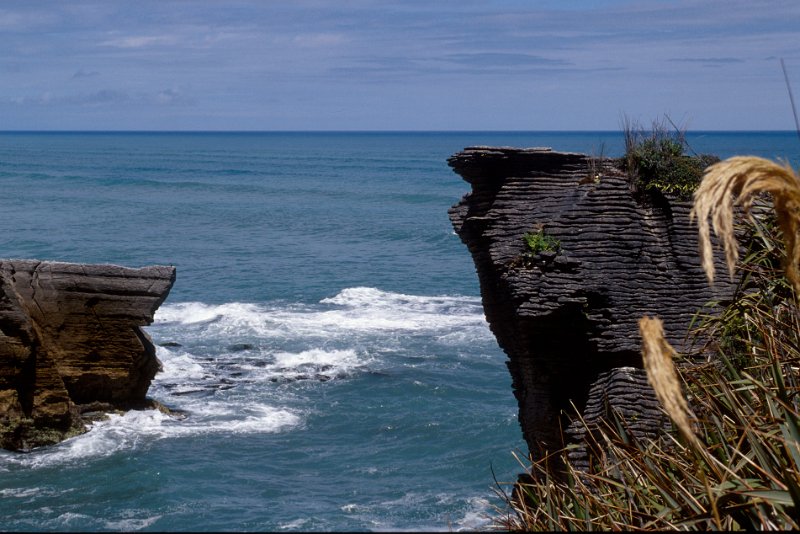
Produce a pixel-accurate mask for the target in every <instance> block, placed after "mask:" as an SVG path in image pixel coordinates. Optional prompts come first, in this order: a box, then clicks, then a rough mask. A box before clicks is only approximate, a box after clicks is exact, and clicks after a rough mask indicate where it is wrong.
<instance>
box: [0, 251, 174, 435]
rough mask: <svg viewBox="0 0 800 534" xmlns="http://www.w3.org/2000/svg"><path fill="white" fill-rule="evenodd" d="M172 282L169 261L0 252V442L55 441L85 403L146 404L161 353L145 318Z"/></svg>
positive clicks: (70, 429)
mask: <svg viewBox="0 0 800 534" xmlns="http://www.w3.org/2000/svg"><path fill="white" fill-rule="evenodd" d="M174 282H175V268H174V267H165V266H152V267H144V268H141V269H130V268H125V267H119V266H115V265H83V264H72V263H58V262H39V261H33V260H0V447H3V448H6V449H12V450H27V449H30V448H32V447H36V446H39V445H46V444H51V443H56V442H58V441H60V440H62V439H64V438H65V437H68V436H70V435H74V434H77V433H80V432H82V431H83V429H84V422H85V417H86V414H88V413H90V412H97V411H106V410H112V409H129V408H137V407H145V406H149V405H152V403H150V402H149V401H148V400H147V398H146V394H147V389H148V387H149V386H150V382H151V380H152V379H153V377H154V376H155V374H156V372H157V371H158V370H159V367H160V363H159V361H158V359H157V358H156V354H155V347H154V346H153V343H152V341H151V340H150V338H149V336H148V335H147V334H146V333H145V332H143V331H142V329H141V326H144V325H148V324H150V323H152V321H153V315H154V313H155V311H156V309H157V308H158V307H159V306H160V305H161V303H162V302H164V299H166V297H167V295H168V293H169V291H170V289H171V288H172V284H173V283H174Z"/></svg>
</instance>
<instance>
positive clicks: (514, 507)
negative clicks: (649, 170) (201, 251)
mask: <svg viewBox="0 0 800 534" xmlns="http://www.w3.org/2000/svg"><path fill="white" fill-rule="evenodd" d="M760 192H769V193H771V194H772V200H773V211H758V210H752V211H751V215H752V219H751V222H753V223H755V227H756V230H755V231H752V232H751V233H750V234H749V235H750V238H749V239H750V243H748V253H747V255H746V256H745V258H744V259H743V261H742V262H740V264H739V265H738V267H737V268H738V270H739V271H740V273H741V274H742V276H741V279H740V280H741V282H740V283H739V286H738V289H737V291H736V293H735V295H734V297H733V299H732V301H731V302H730V303H728V304H727V306H725V307H723V311H722V313H718V314H714V315H709V316H707V317H705V319H703V320H702V321H701V323H700V326H699V327H696V328H695V329H694V334H695V335H696V336H699V337H698V339H700V340H705V346H704V347H703V352H702V353H701V354H703V355H706V356H707V357H706V358H702V359H700V360H699V361H698V359H691V358H688V357H683V358H681V361H680V365H678V366H676V365H675V364H674V363H673V358H674V357H676V356H677V354H676V353H675V351H674V349H673V348H672V347H671V346H670V345H669V344H668V343H667V342H666V340H665V339H664V337H663V330H662V328H661V324H660V321H657V320H654V319H643V320H642V321H641V322H640V328H641V334H642V338H643V361H644V365H645V369H646V370H647V373H648V379H649V380H650V383H651V385H652V386H653V388H654V390H655V391H656V395H657V397H658V398H659V400H660V401H661V403H662V407H663V409H664V410H665V411H666V412H667V414H668V415H669V416H670V418H671V419H672V421H673V424H674V426H675V428H676V431H673V432H671V433H664V434H663V435H662V436H660V437H659V438H657V439H654V440H652V441H649V442H647V443H644V442H637V441H636V440H635V439H633V438H632V436H631V435H630V434H629V433H628V432H627V431H626V428H625V424H624V422H622V421H621V420H615V421H611V422H609V423H608V424H607V425H605V426H603V427H601V428H599V429H593V431H592V432H587V433H586V436H587V440H588V447H589V448H590V450H591V451H592V452H593V454H592V462H591V464H590V466H589V469H588V470H581V469H578V468H576V467H575V466H573V465H572V464H571V463H570V460H569V456H568V452H569V451H568V450H567V449H565V450H563V451H561V452H558V453H555V455H556V456H557V457H560V461H559V462H556V461H553V458H552V457H551V458H545V459H543V460H540V461H537V462H533V463H532V464H531V465H530V468H529V476H527V477H525V479H526V480H525V481H524V482H519V483H517V484H515V485H514V490H513V492H512V494H511V495H510V496H508V495H505V494H504V493H503V495H504V496H505V499H506V502H507V503H509V504H510V507H509V510H508V511H506V512H505V514H504V515H503V516H501V517H499V518H498V519H497V520H496V523H497V526H498V527H501V528H505V529H509V530H587V531H588V530H664V529H669V530H698V529H700V530H788V529H798V528H800V377H799V376H798V374H799V369H798V366H799V365H800V307H799V306H798V295H800V292H798V291H797V290H798V287H799V286H800V284H799V282H800V280H798V278H800V277H798V276H797V267H798V254H800V253H798V251H797V243H798V241H799V240H798V237H800V236H798V233H799V232H800V178H798V176H797V175H796V174H795V173H794V171H791V170H790V169H788V168H781V167H779V166H777V165H768V164H767V163H765V162H764V161H762V160H757V159H755V158H747V159H739V160H736V159H734V160H733V161H732V160H726V162H723V164H720V165H718V166H715V167H712V168H710V169H709V170H708V171H707V173H706V177H705V178H704V180H703V185H702V186H701V187H700V189H699V190H698V192H697V194H696V195H695V209H694V212H695V215H696V216H697V217H698V218H699V219H700V226H701V229H700V232H701V240H703V239H707V235H708V231H709V228H708V225H707V223H706V220H707V219H708V218H709V217H711V219H712V222H713V227H714V230H715V231H716V232H718V233H720V234H721V235H722V241H723V242H724V243H725V244H726V246H733V247H736V246H737V243H735V241H734V242H731V240H732V239H733V236H734V233H733V232H734V224H733V217H734V215H735V212H734V211H733V209H732V208H733V206H734V205H735V204H741V205H743V206H744V208H745V211H748V210H749V208H750V207H751V206H750V204H751V203H752V202H753V201H754V196H755V195H758V194H759V193H760ZM731 195H733V198H734V199H735V200H733V201H732V200H731V198H732V197H731ZM757 206H758V204H756V207H757ZM704 223H706V224H704ZM727 259H728V260H729V261H736V259H737V257H736V254H733V253H731V252H730V251H729V253H728V254H727ZM781 264H782V268H780V267H779V266H780V265H781ZM704 266H705V268H706V269H707V271H708V272H709V275H711V273H712V272H713V271H712V269H713V262H708V261H706V262H704ZM724 337H733V338H735V342H731V340H724V339H721V338H724ZM721 341H722V342H721ZM687 398H688V401H689V402H688V403H687V402H685V400H686V399H687ZM551 465H558V466H559V469H561V472H554V471H553V469H551V467H550V466H551Z"/></svg>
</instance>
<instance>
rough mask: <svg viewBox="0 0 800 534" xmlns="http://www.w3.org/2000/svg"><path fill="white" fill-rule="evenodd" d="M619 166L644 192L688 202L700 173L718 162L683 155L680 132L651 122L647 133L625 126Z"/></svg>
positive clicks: (636, 127)
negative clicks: (675, 197)
mask: <svg viewBox="0 0 800 534" xmlns="http://www.w3.org/2000/svg"><path fill="white" fill-rule="evenodd" d="M624 127H625V131H624V134H625V156H624V158H623V160H622V164H623V166H624V167H625V169H626V170H627V172H628V174H629V176H630V177H631V180H632V181H633V183H634V184H635V185H636V186H637V187H638V188H640V189H642V190H645V191H652V190H657V191H661V192H664V193H671V194H675V195H677V196H678V197H680V198H686V199H688V198H690V197H691V196H692V193H694V191H695V190H696V189H697V186H698V185H700V180H701V179H702V177H703V171H704V170H705V169H706V167H708V166H709V165H711V164H713V163H716V162H717V161H719V158H717V157H715V156H710V155H705V154H701V155H687V154H686V153H685V151H686V149H687V148H688V145H687V144H686V138H685V135H684V133H683V132H682V131H680V130H678V129H677V128H675V129H669V128H667V127H666V125H665V124H664V122H663V121H661V122H659V121H654V122H653V124H652V126H651V128H650V129H649V130H645V129H643V128H641V127H640V126H635V125H632V124H631V123H629V122H628V123H626V124H625V125H624Z"/></svg>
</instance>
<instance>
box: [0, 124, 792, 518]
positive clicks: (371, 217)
mask: <svg viewBox="0 0 800 534" xmlns="http://www.w3.org/2000/svg"><path fill="white" fill-rule="evenodd" d="M688 141H689V143H690V145H691V147H692V148H693V149H694V150H695V151H697V152H703V153H714V154H717V155H720V156H722V157H727V156H731V155H735V154H755V155H760V156H764V157H769V158H783V159H787V160H789V161H790V162H791V163H792V164H794V165H795V166H797V165H798V161H800V158H799V157H798V156H799V155H800V141H798V139H797V136H796V134H795V133H794V132H729V133H719V132H697V133H690V134H689V137H688ZM476 144H480V145H507V146H520V147H524V146H551V147H553V148H554V149H556V150H564V151H578V152H585V153H589V154H596V155H599V154H601V153H602V154H605V155H620V154H621V153H622V147H623V139H622V135H621V133H619V132H508V133H499V132H441V133H411V132H408V133H368V132H364V133H333V132H326V133H322V132H316V133H301V132H296V133H277V132H276V133H119V132H118V133H113V132H112V133H66V132H65V133H26V132H6V133H0V187H1V188H2V193H3V194H2V195H0V213H2V223H0V224H2V232H0V257H3V258H36V259H41V260H59V261H71V262H91V263H115V264H120V265H126V266H130V267H139V266H144V265H150V264H170V265H175V266H176V267H177V273H178V276H177V281H176V283H175V286H174V288H173V289H172V292H171V293H170V296H169V298H168V299H167V301H166V302H165V303H164V305H162V307H161V308H160V309H159V310H158V312H157V313H156V317H155V321H154V323H153V324H152V325H151V326H149V327H147V331H148V332H149V334H150V335H151V336H152V338H153V340H154V342H155V343H156V344H157V345H159V347H158V356H159V358H160V359H161V361H162V362H163V367H164V370H163V372H161V373H160V374H158V375H157V376H156V379H155V380H154V382H153V384H152V386H151V389H150V396H151V397H153V398H155V399H157V400H159V401H161V402H163V403H164V404H166V405H168V406H170V407H173V408H177V409H181V410H185V411H186V412H187V413H188V414H189V415H188V417H187V418H186V419H183V420H177V419H174V418H171V417H169V416H166V415H164V414H162V413H160V412H158V411H134V412H128V413H127V414H125V415H123V416H111V417H110V418H109V419H108V420H106V421H103V422H99V423H96V424H94V425H93V427H92V428H91V430H90V431H89V432H87V433H86V434H84V435H81V436H78V437H76V438H73V439H70V440H68V441H65V442H63V443H61V444H59V445H57V446H53V447H46V448H42V449H39V450H35V451H33V452H31V453H26V454H20V453H10V452H0V530H46V531H57V530H144V531H148V530H156V531H164V530H167V531H178V530H183V531H186V530H192V531H217V530H222V531H225V530H227V531H255V530H260V531H264V530H268V531H282V530H285V531H292V530H474V529H482V528H487V527H488V526H489V522H488V521H489V520H488V516H489V515H491V513H492V507H493V506H495V505H497V506H500V505H501V502H500V500H499V499H498V498H497V497H496V496H495V494H494V492H493V487H494V482H493V477H494V476H496V477H497V479H498V480H500V481H506V482H510V481H513V480H514V479H515V476H516V473H518V472H519V471H520V467H519V465H518V464H517V462H516V460H515V459H514V457H513V455H512V452H513V451H515V450H516V451H523V452H524V450H525V447H524V443H523V441H522V437H521V433H520V430H519V426H518V423H517V419H516V412H517V408H516V402H515V400H514V397H513V395H512V392H511V380H510V377H509V376H508V371H507V369H506V367H505V359H506V357H505V355H504V354H503V352H502V351H501V350H500V349H499V348H498V347H497V344H496V342H495V340H494V338H493V336H492V334H491V332H490V331H489V329H488V326H487V325H486V322H485V319H484V315H483V310H482V307H481V302H480V297H479V288H478V282H477V277H476V276H475V272H474V267H473V264H472V260H471V258H470V256H469V253H468V252H467V250H466V247H464V245H463V244H461V242H460V241H459V239H458V237H457V236H456V235H455V234H454V233H453V231H452V228H451V226H450V223H449V221H448V218H447V209H448V207H449V206H451V205H452V204H453V203H455V202H457V201H458V200H459V198H460V197H461V196H462V195H463V194H464V193H466V192H467V191H468V190H469V186H468V184H466V183H465V182H463V181H462V180H461V179H460V178H459V177H458V176H457V175H455V174H454V173H453V172H452V171H451V170H450V169H449V168H448V167H447V164H446V159H447V157H448V156H450V155H451V154H453V153H455V152H457V151H458V150H460V149H462V148H463V147H465V146H469V145H476ZM161 345H167V346H161Z"/></svg>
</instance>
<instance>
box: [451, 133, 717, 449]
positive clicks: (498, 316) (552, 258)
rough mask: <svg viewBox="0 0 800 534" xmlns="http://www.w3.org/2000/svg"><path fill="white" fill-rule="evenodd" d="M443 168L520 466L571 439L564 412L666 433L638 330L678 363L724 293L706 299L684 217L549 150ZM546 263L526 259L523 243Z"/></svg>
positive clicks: (614, 176)
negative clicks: (646, 323)
mask: <svg viewBox="0 0 800 534" xmlns="http://www.w3.org/2000/svg"><path fill="white" fill-rule="evenodd" d="M448 163H449V164H450V166H451V167H453V169H454V170H455V172H457V173H458V174H460V175H461V176H462V177H463V178H464V180H466V181H467V182H469V183H470V184H471V185H472V192H471V193H468V194H467V195H465V196H464V198H463V199H462V200H461V202H459V203H458V204H456V205H455V206H453V207H452V208H451V209H450V219H451V221H452V223H453V227H454V228H455V231H456V232H457V233H458V235H459V236H460V237H461V240H462V241H463V242H464V243H465V244H466V245H467V247H468V248H469V251H470V252H471V254H472V257H473V260H474V262H475V266H476V270H477V273H478V277H479V280H480V287H481V295H482V298H483V306H484V310H485V313H486V318H487V320H488V321H489V325H490V327H491V329H492V331H493V332H494V334H495V336H496V338H497V341H498V343H499V345H500V346H501V347H502V348H503V350H504V351H505V352H506V353H507V354H508V356H509V361H508V367H509V369H510V371H511V376H512V379H513V387H514V394H515V396H516V398H517V400H518V402H519V409H520V410H519V420H520V424H521V426H522V431H523V435H524V437H525V439H526V441H527V443H528V446H529V448H530V451H531V453H532V454H533V455H534V456H538V455H539V454H541V453H542V452H543V451H544V450H554V449H556V448H559V447H560V446H561V444H562V443H563V440H562V435H566V436H567V437H568V440H569V438H570V436H571V437H576V436H577V437H579V435H580V430H579V429H577V428H576V427H575V425H573V426H572V427H569V422H568V420H567V419H566V418H565V417H564V414H565V413H566V414H569V413H573V410H572V408H571V404H572V403H574V405H575V406H576V407H577V409H578V410H579V411H580V412H581V413H583V415H584V417H586V418H587V421H589V422H591V421H592V420H596V419H598V418H600V417H603V416H604V414H607V413H608V410H609V409H610V408H612V407H613V408H615V409H617V410H618V411H620V412H621V413H623V414H624V413H630V414H635V415H636V417H635V418H634V419H636V420H637V421H638V424H637V425H636V429H635V430H637V432H639V433H640V434H642V435H648V434H650V433H652V432H653V431H654V430H655V429H656V428H658V427H659V426H661V425H663V424H664V420H663V418H662V415H661V413H660V411H659V409H658V405H657V402H656V400H655V397H654V395H653V392H652V389H651V388H650V387H649V385H648V383H647V379H646V375H645V373H644V371H643V370H642V369H641V368H642V364H641V355H640V337H639V331H638V323H637V322H638V320H639V318H641V317H642V316H644V315H656V316H659V317H661V318H662V319H663V321H664V326H665V330H666V334H667V338H668V340H669V341H670V342H671V343H672V344H673V345H674V346H675V347H676V348H678V349H679V350H680V349H682V348H684V337H685V334H686V332H687V327H688V324H689V321H690V319H691V316H692V314H693V313H694V312H695V311H696V310H697V309H699V308H700V307H702V306H703V305H704V304H705V303H707V302H708V301H710V300H712V299H715V298H721V297H724V296H726V295H728V294H729V293H730V285H728V284H725V283H718V284H717V286H716V287H715V288H713V289H712V288H709V286H708V284H707V282H706V279H705V275H704V274H703V272H702V270H701V268H700V261H699V259H698V255H697V236H696V229H694V228H693V227H692V226H691V225H690V221H689V212H690V209H691V204H690V203H689V202H687V201H682V200H678V199H676V198H672V197H669V196H665V195H663V194H661V193H660V192H657V191H656V192H647V193H645V192H636V191H633V190H632V187H631V185H630V180H628V178H627V176H626V175H625V173H624V172H622V171H621V170H620V169H619V168H617V167H616V166H615V162H614V161H613V160H607V159H606V160H596V159H592V158H589V157H588V156H586V155H583V154H574V153H560V152H553V151H551V150H550V149H514V148H506V147H501V148H498V147H469V148H466V149H465V150H464V151H462V152H459V153H458V154H455V155H454V156H452V157H451V158H450V159H449V160H448ZM538 231H542V232H543V234H544V235H548V236H552V237H553V238H555V239H557V240H559V241H560V249H559V250H558V251H542V252H540V253H539V254H537V255H527V254H526V253H527V252H528V250H527V245H526V243H525V241H524V239H523V235H524V234H525V233H526V232H532V233H537V232H538Z"/></svg>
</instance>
